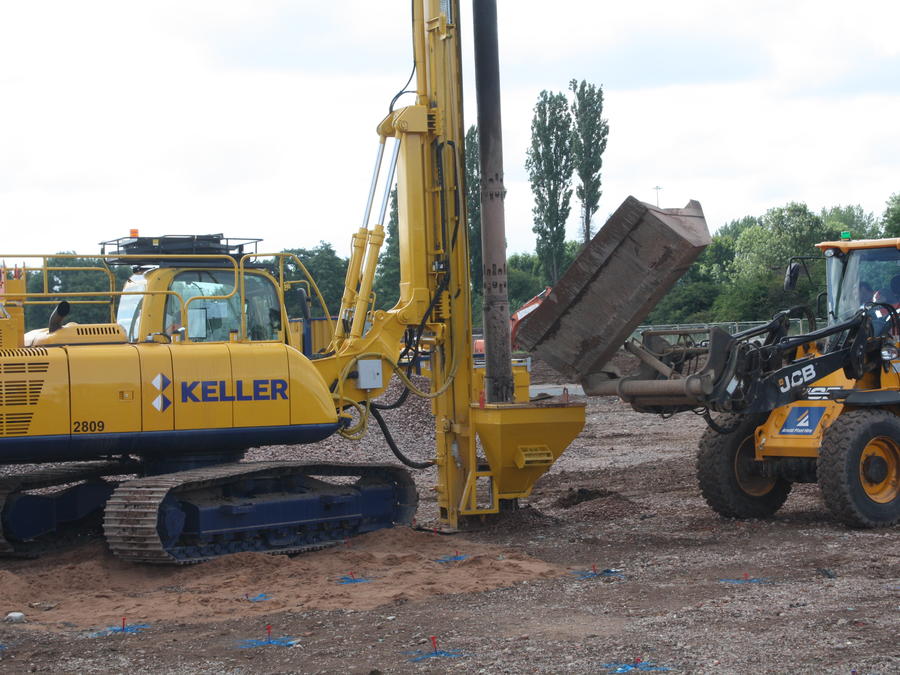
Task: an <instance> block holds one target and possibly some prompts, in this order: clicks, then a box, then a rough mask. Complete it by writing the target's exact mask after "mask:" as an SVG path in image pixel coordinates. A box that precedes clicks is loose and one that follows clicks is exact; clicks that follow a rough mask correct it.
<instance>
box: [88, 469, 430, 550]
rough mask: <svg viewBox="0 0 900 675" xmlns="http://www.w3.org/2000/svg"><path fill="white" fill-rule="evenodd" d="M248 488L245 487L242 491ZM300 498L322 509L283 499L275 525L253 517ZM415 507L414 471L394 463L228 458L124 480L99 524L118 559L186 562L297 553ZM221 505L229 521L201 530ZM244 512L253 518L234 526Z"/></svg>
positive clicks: (404, 521)
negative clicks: (342, 479) (333, 480)
mask: <svg viewBox="0 0 900 675" xmlns="http://www.w3.org/2000/svg"><path fill="white" fill-rule="evenodd" d="M316 476H328V477H352V476H358V477H359V478H358V480H357V481H356V482H355V483H346V484H330V483H326V482H324V481H320V480H318V479H317V478H315V477H316ZM260 486H263V488H262V491H261V492H260V491H258V490H259V488H260ZM248 488H249V489H250V493H246V494H244V495H241V493H240V491H241V490H242V489H243V490H247V489H248ZM297 495H301V496H302V498H304V499H305V500H306V501H305V503H304V506H305V508H309V507H310V506H311V505H312V506H313V508H314V509H316V508H317V509H318V510H320V511H322V512H325V513H327V514H328V515H321V514H319V515H316V514H313V515H312V516H311V517H306V518H304V517H302V514H300V513H298V512H297V510H296V508H294V507H291V506H290V505H287V506H286V507H285V508H284V509H281V510H280V513H281V514H282V515H283V519H282V520H281V521H280V522H276V521H273V520H267V519H265V516H267V515H269V514H270V513H271V511H269V512H268V513H266V514H263V520H264V521H265V522H262V523H257V524H253V522H252V520H253V512H254V511H255V510H256V509H257V508H260V510H265V509H272V508H273V507H274V508H275V509H276V511H277V510H278V505H279V500H280V501H281V502H282V503H284V502H285V501H291V500H292V499H296V497H297ZM312 502H315V504H312ZM294 504H295V505H296V501H294ZM373 504H374V506H373ZM417 504H418V494H417V492H416V489H415V484H414V483H413V480H412V477H411V476H410V474H409V473H408V472H407V471H406V470H405V469H402V468H400V467H397V466H393V465H390V464H331V463H328V464H325V463H308V462H252V463H232V464H225V465H217V466H210V467H204V468H199V469H191V470H188V471H181V472H178V473H168V474H163V475H158V476H150V477H146V478H140V479H137V480H132V481H129V482H128V483H125V484H123V485H121V486H120V487H119V488H118V489H117V490H116V491H115V492H114V493H113V495H112V497H110V499H109V501H108V502H107V505H106V510H105V514H104V521H103V530H104V535H105V537H106V541H107V544H108V545H109V547H110V549H111V550H112V552H113V553H114V554H115V555H116V556H118V557H119V558H122V559H124V560H129V561H132V562H141V563H156V564H188V563H197V562H202V561H204V560H210V559H212V558H216V557H219V556H221V555H223V554H226V553H238V552H242V551H261V552H270V553H300V552H303V551H311V550H316V549H320V548H324V547H325V546H328V545H329V544H331V543H334V542H339V541H342V540H344V539H346V538H348V537H351V536H354V535H357V534H362V533H364V532H368V531H371V530H375V529H379V528H382V527H390V526H392V525H408V524H410V523H411V522H412V519H413V516H414V515H415V511H416V506H417ZM292 508H293V509H294V510H293V512H292V513H288V512H289V511H291V509H292ZM367 508H368V511H367ZM218 511H221V512H224V513H227V514H228V516H229V517H231V521H230V523H229V524H228V525H225V526H222V525H221V524H219V526H218V527H215V528H208V527H204V523H207V524H208V523H209V522H211V521H210V519H209V517H210V514H212V518H213V519H214V518H215V513H216V512H218ZM306 515H307V516H310V514H309V513H307V514H306ZM242 516H247V518H248V520H249V521H250V522H248V523H245V524H243V525H242V524H240V522H239V521H240V520H241V517H242Z"/></svg>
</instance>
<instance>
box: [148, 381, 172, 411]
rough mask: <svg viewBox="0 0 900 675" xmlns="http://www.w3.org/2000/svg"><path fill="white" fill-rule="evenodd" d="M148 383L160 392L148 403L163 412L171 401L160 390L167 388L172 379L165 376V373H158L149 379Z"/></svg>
mask: <svg viewBox="0 0 900 675" xmlns="http://www.w3.org/2000/svg"><path fill="white" fill-rule="evenodd" d="M150 384H152V385H153V386H154V387H156V389H157V391H159V392H160V394H159V396H157V397H156V398H155V399H153V401H152V403H151V404H150V405H152V406H153V407H154V408H156V409H157V410H158V411H159V412H165V411H166V410H167V409H168V407H169V406H170V405H172V401H170V400H169V397H168V396H166V395H165V394H163V393H162V392H163V391H165V390H166V389H168V387H169V385H170V384H172V380H170V379H169V378H168V377H166V375H165V373H159V374H158V375H157V376H156V377H154V378H153V379H152V380H151V381H150Z"/></svg>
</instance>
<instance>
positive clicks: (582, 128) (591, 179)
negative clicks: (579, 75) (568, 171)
mask: <svg viewBox="0 0 900 675" xmlns="http://www.w3.org/2000/svg"><path fill="white" fill-rule="evenodd" d="M569 90H570V91H571V92H572V94H573V95H574V101H573V102H572V121H573V125H574V133H573V134H572V155H573V157H574V160H575V173H576V174H577V175H578V180H579V181H580V182H579V184H578V185H577V186H575V196H576V197H578V199H579V200H581V234H582V237H583V239H584V243H585V244H587V243H588V242H589V241H590V240H591V236H592V235H593V231H592V228H591V218H593V216H594V213H596V211H597V205H598V204H599V203H600V195H601V194H602V192H601V190H600V184H601V181H600V170H601V169H602V168H603V152H604V151H605V150H606V138H607V136H608V134H609V124H608V123H607V121H606V120H605V119H603V87H602V86H600V87H597V86H595V85H593V84H588V83H587V82H586V81H584V80H582V81H581V83H580V84H579V83H577V82H576V81H575V80H572V81H571V82H569Z"/></svg>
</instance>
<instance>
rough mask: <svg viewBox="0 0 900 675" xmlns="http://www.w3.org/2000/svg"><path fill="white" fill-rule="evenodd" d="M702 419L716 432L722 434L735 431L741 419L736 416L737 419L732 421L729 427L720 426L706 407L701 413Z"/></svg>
mask: <svg viewBox="0 0 900 675" xmlns="http://www.w3.org/2000/svg"><path fill="white" fill-rule="evenodd" d="M703 419H704V420H706V425H707V426H708V427H709V428H710V429H712V430H713V431H715V432H716V433H717V434H722V435H723V436H725V435H728V434H730V433H734V432H735V431H737V429H738V427H739V426H741V423H742V422H743V420H742V419H741V418H738V421H737V422H735V423H734V425H733V426H731V427H721V426H719V425H718V424H717V423H716V422H715V420H713V418H712V415H710V414H709V410H708V409H707V410H706V412H705V413H703Z"/></svg>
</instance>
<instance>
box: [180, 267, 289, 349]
mask: <svg viewBox="0 0 900 675" xmlns="http://www.w3.org/2000/svg"><path fill="white" fill-rule="evenodd" d="M169 288H170V290H172V291H174V292H175V293H177V294H178V295H180V296H181V298H182V300H183V301H184V303H185V305H186V307H187V314H188V316H187V321H188V325H187V326H186V327H184V328H186V332H187V334H188V336H189V337H190V338H191V340H193V341H195V342H224V341H226V340H228V339H229V337H230V335H231V333H232V332H235V333H239V332H240V329H241V306H240V295H239V294H238V293H235V294H234V295H233V296H231V297H230V298H215V297H211V296H217V295H228V294H229V293H231V290H232V289H233V288H234V273H233V272H231V271H230V270H227V271H226V270H191V271H186V272H179V273H178V274H177V275H175V278H174V279H173V280H172V283H171V285H170V287H169ZM191 298H198V299H197V300H193V301H191V302H190V304H187V303H188V300H189V299H191ZM244 300H245V311H246V315H247V336H248V337H249V339H251V340H278V339H280V337H281V308H280V305H279V303H278V294H277V293H276V291H275V286H274V285H273V284H272V282H271V281H270V280H269V279H267V278H266V277H264V276H262V275H258V274H247V275H246V276H245V279H244ZM181 320H182V319H181V303H180V302H179V301H178V298H177V297H174V296H171V295H170V296H169V298H168V299H167V300H166V316H165V331H166V333H168V334H169V335H172V334H174V333H176V332H177V331H179V330H180V329H181V328H182V325H181Z"/></svg>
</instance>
